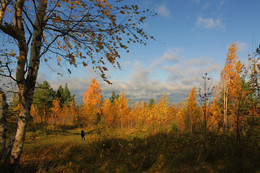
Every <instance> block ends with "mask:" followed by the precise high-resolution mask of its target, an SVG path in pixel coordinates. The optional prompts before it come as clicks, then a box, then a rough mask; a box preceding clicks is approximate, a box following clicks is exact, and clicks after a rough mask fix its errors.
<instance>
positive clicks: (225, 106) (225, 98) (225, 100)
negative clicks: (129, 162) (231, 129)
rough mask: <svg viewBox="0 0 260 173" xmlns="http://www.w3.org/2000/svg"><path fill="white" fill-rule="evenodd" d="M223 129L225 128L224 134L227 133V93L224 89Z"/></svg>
mask: <svg viewBox="0 0 260 173" xmlns="http://www.w3.org/2000/svg"><path fill="white" fill-rule="evenodd" d="M223 119H224V120H223V121H224V123H223V126H224V127H223V128H224V133H226V131H227V91H226V88H224V116H223Z"/></svg>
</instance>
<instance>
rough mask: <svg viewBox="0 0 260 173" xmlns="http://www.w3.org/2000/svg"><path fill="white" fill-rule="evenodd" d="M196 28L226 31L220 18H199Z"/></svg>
mask: <svg viewBox="0 0 260 173" xmlns="http://www.w3.org/2000/svg"><path fill="white" fill-rule="evenodd" d="M195 25H196V27H199V28H205V29H214V28H221V29H224V25H223V24H222V21H221V19H220V18H217V19H213V18H203V17H201V16H200V17H198V18H197V21H196V23H195Z"/></svg>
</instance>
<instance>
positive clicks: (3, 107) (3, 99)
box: [0, 89, 7, 162]
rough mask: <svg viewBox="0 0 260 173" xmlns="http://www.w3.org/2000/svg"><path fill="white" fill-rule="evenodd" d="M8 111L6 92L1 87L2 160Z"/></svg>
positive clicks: (0, 144)
mask: <svg viewBox="0 0 260 173" xmlns="http://www.w3.org/2000/svg"><path fill="white" fill-rule="evenodd" d="M6 112H7V103H6V97H5V94H4V92H3V91H2V90H1V89H0V161H1V162H2V157H3V156H4V153H5V150H6V131H7V127H6Z"/></svg>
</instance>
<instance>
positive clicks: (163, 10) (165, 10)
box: [157, 5, 171, 17]
mask: <svg viewBox="0 0 260 173" xmlns="http://www.w3.org/2000/svg"><path fill="white" fill-rule="evenodd" d="M157 12H158V13H159V14H160V15H162V16H166V17H169V16H170V15H171V12H170V11H169V10H168V8H167V7H166V6H165V5H160V6H159V7H158V8H157Z"/></svg>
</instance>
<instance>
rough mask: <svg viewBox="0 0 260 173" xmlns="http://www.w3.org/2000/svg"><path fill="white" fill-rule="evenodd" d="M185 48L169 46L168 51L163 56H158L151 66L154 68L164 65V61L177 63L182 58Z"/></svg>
mask: <svg viewBox="0 0 260 173" xmlns="http://www.w3.org/2000/svg"><path fill="white" fill-rule="evenodd" d="M182 51H183V50H182V49H180V48H176V47H174V48H168V49H167V51H166V52H165V53H163V56H161V57H160V58H157V59H155V60H154V61H153V63H152V64H151V68H152V69H154V68H156V67H159V66H162V65H163V64H164V63H166V62H167V63H169V62H172V63H176V62H178V61H179V60H180V53H181V52H182Z"/></svg>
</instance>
